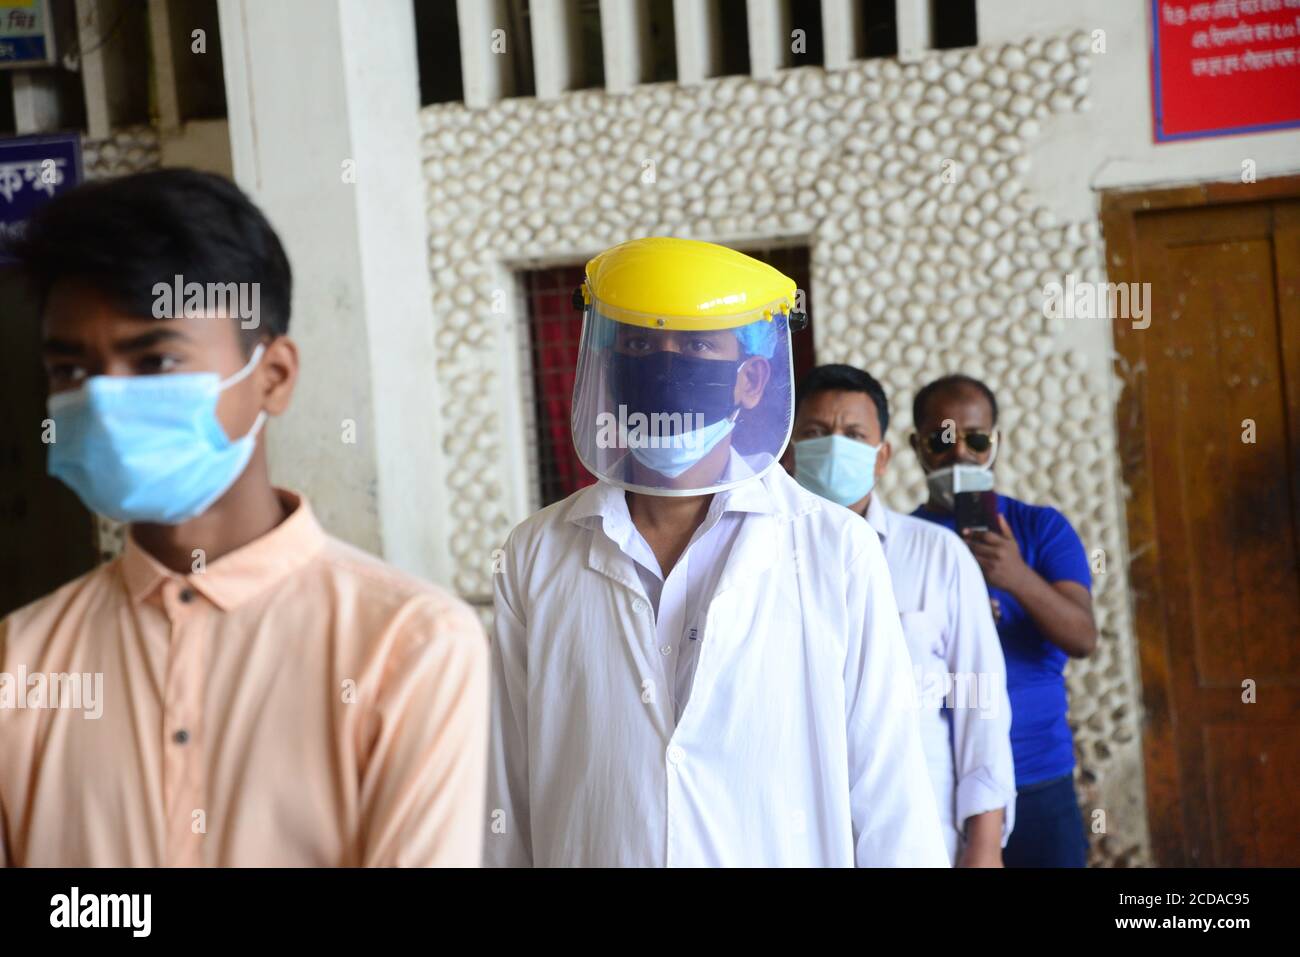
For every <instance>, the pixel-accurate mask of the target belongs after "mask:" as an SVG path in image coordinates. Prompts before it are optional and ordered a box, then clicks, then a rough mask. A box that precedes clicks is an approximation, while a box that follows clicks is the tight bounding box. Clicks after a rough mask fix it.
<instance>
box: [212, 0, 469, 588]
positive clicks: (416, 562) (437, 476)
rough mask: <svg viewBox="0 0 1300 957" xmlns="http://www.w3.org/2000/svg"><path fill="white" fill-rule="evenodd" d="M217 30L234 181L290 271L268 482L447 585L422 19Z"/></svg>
mask: <svg viewBox="0 0 1300 957" xmlns="http://www.w3.org/2000/svg"><path fill="white" fill-rule="evenodd" d="M220 14H221V39H222V48H223V56H224V61H225V63H224V67H225V74H226V89H227V99H228V103H229V120H230V139H231V153H232V157H233V164H234V171H235V179H236V181H237V182H239V184H240V185H241V186H243V187H244V189H245V190H247V191H248V192H249V193H250V195H251V196H252V198H253V199H254V201H256V202H257V203H258V204H259V205H260V206H261V207H262V209H263V210H264V211H265V212H266V214H267V216H268V217H269V219H270V220H271V222H272V224H273V225H274V226H275V227H276V229H277V230H278V231H279V233H280V236H281V239H282V240H283V242H284V244H285V246H286V248H287V250H288V253H289V258H290V260H291V262H292V264H293V268H294V298H293V320H292V326H291V330H290V331H291V335H292V336H293V338H294V339H295V340H296V341H297V343H298V344H299V346H300V348H301V352H302V378H301V380H300V383H299V390H298V395H297V396H296V397H295V400H294V404H293V406H292V408H291V410H290V412H289V414H288V415H287V416H286V417H285V418H284V420H283V421H279V422H273V423H272V424H271V426H270V427H269V436H270V451H271V462H272V469H273V473H274V476H275V478H276V480H277V482H280V483H283V484H285V485H288V486H290V487H293V488H296V489H300V490H302V491H304V492H305V493H307V495H308V496H309V497H310V499H311V501H312V503H313V505H314V507H315V508H316V510H317V512H318V513H319V514H320V516H321V518H322V520H323V522H324V524H325V526H326V527H327V528H328V529H330V530H331V531H332V532H334V533H335V534H337V535H339V537H341V538H344V539H346V540H348V541H350V542H353V543H354V544H357V545H360V546H361V547H363V548H366V549H368V550H370V551H373V552H375V553H377V554H382V555H383V556H384V557H385V558H387V559H388V560H390V561H392V562H394V563H395V564H397V565H398V566H400V567H403V568H405V569H407V570H409V571H412V572H414V573H416V574H420V575H423V576H425V577H427V578H431V579H435V580H439V581H446V580H447V578H448V577H449V568H448V564H447V561H446V555H447V548H446V539H445V535H446V530H447V525H446V522H445V510H446V503H445V500H444V498H443V494H444V482H443V474H442V461H443V459H442V453H441V450H440V447H439V444H438V443H439V437H440V435H441V429H440V428H439V413H438V393H437V389H436V387H435V384H434V375H435V362H434V353H433V328H434V327H433V312H434V309H433V304H432V301H431V297H430V290H429V274H428V262H427V259H426V257H425V255H424V250H425V249H426V245H427V239H426V234H425V231H424V216H423V207H422V204H421V202H420V197H421V193H422V187H421V182H420V171H419V158H418V157H419V114H418V107H419V100H418V90H419V84H418V76H417V70H416V61H415V42H414V15H413V12H412V9H411V7H410V4H407V3H391V4H390V3H385V4H370V3H365V2H364V0H280V2H277V3H261V2H253V0H221V4H220ZM349 174H354V175H349ZM446 305H447V304H446V303H445V302H444V304H443V308H446ZM348 422H352V423H355V435H356V441H355V444H349V443H348V442H346V441H345V440H344V436H345V434H346V433H345V427H346V423H348Z"/></svg>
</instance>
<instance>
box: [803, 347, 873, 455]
mask: <svg viewBox="0 0 1300 957" xmlns="http://www.w3.org/2000/svg"><path fill="white" fill-rule="evenodd" d="M817 392H865V393H866V394H867V397H868V398H870V399H871V401H872V403H873V404H874V405H875V406H876V417H877V418H879V419H880V434H881V436H882V437H883V436H884V434H885V430H886V429H888V428H889V399H887V398H886V397H885V390H884V387H883V386H881V384H880V383H879V382H877V381H876V380H875V378H874V377H873V376H872V375H871V374H870V373H868V372H864V371H863V370H861V369H858V368H856V367H854V366H846V365H825V366H818V367H817V368H816V369H813V370H812V372H809V373H808V374H807V375H806V376H804V377H803V381H802V382H800V383H799V388H798V389H797V390H796V391H795V408H798V407H799V404H800V403H802V402H803V400H804V399H806V398H808V396H810V395H813V394H814V393H817Z"/></svg>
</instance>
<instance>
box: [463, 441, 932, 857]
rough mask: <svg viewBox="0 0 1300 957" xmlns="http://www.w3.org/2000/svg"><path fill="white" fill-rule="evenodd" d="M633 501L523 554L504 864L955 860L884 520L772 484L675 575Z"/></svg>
mask: <svg viewBox="0 0 1300 957" xmlns="http://www.w3.org/2000/svg"><path fill="white" fill-rule="evenodd" d="M730 465H731V468H732V470H733V474H734V471H735V470H738V469H744V468H745V464H744V463H743V462H742V461H740V459H739V457H738V456H736V455H735V453H734V452H733V454H732V459H731V463H730ZM625 494H626V493H625V492H624V490H623V489H620V488H617V487H615V486H613V485H610V484H607V483H605V482H600V483H598V484H596V485H593V486H591V487H589V488H586V489H584V490H582V491H580V492H577V493H575V494H574V495H571V496H570V497H569V498H567V499H565V500H564V501H562V502H558V503H556V504H555V505H552V506H550V507H549V508H546V509H543V510H542V511H541V512H538V513H537V514H536V515H534V516H532V517H531V518H530V519H528V520H527V521H525V522H524V523H523V524H522V525H520V526H519V527H518V528H516V529H515V530H514V532H513V533H512V534H511V536H510V538H509V541H508V542H507V544H506V548H505V555H504V559H503V563H502V568H501V574H499V575H497V576H496V623H495V632H494V640H493V649H492V651H493V671H494V702H493V729H492V752H491V760H490V766H489V782H490V783H489V789H488V814H489V825H488V835H487V839H486V848H485V861H486V863H487V864H489V865H497V866H527V865H535V866H853V865H855V864H856V865H858V866H939V867H942V866H945V865H946V864H947V862H948V861H947V855H946V853H945V851H944V846H943V841H942V838H941V836H940V830H939V824H938V815H937V811H936V808H935V803H934V795H933V792H932V789H931V786H930V781H929V777H928V773H927V770H926V766H925V759H924V755H923V752H922V747H921V739H920V734H919V731H918V723H917V710H916V697H915V692H914V687H913V676H912V668H911V662H910V660H909V658H908V653H907V649H906V647H905V644H904V640H903V635H902V631H901V628H900V625H899V618H898V609H897V606H896V605H895V603H894V597H893V593H892V589H891V585H890V579H889V572H888V569H887V568H886V564H885V557H884V554H883V552H882V551H881V547H880V542H879V541H878V539H877V537H876V534H875V533H874V532H873V531H872V529H871V527H870V526H869V525H868V524H867V523H866V522H863V521H862V520H861V518H859V517H858V516H856V515H854V514H852V513H851V512H849V511H848V510H846V509H843V508H840V507H838V506H836V505H833V504H831V503H829V502H827V501H825V500H823V499H819V498H817V497H816V496H814V495H812V494H811V493H809V492H806V491H805V490H804V489H802V488H800V487H799V485H798V484H797V483H795V482H794V480H793V479H791V478H790V477H789V476H788V475H786V473H785V471H784V470H782V469H780V468H773V469H770V470H769V471H767V472H766V474H764V475H763V476H762V477H761V478H758V479H754V480H751V481H749V482H746V483H743V484H740V485H738V486H736V487H734V488H731V489H729V490H727V491H723V492H719V493H717V494H716V495H714V497H713V500H712V503H711V504H710V506H709V509H708V513H707V516H706V517H705V519H704V521H703V523H702V524H701V525H700V527H699V528H698V529H697V531H696V534H695V537H694V538H693V539H692V542H691V544H690V545H689V546H688V548H687V550H686V553H685V554H684V555H683V557H682V558H681V559H680V560H679V561H678V562H677V564H676V565H675V566H674V567H673V569H672V571H671V572H670V574H669V575H668V577H667V579H666V580H663V579H662V578H661V576H660V574H659V569H658V567H657V563H655V561H654V557H653V555H652V554H651V552H650V550H649V548H648V547H647V546H646V544H645V542H644V541H643V540H642V539H641V535H640V533H639V532H638V531H637V530H636V527H635V526H634V525H633V524H632V522H631V521H630V519H629V513H628V507H627V504H626V502H625ZM648 586H649V587H648Z"/></svg>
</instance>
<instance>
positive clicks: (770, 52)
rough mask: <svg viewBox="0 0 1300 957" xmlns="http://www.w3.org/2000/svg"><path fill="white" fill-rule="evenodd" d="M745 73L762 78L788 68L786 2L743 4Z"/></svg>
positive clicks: (767, 0)
mask: <svg viewBox="0 0 1300 957" xmlns="http://www.w3.org/2000/svg"><path fill="white" fill-rule="evenodd" d="M745 9H746V11H747V18H746V19H747V20H748V21H749V72H750V74H751V75H752V76H755V77H759V78H763V77H769V76H774V75H775V74H776V71H777V70H779V69H781V68H782V67H786V66H789V65H790V5H789V3H787V2H786V0H746V8H745Z"/></svg>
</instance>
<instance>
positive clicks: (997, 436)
mask: <svg viewBox="0 0 1300 957" xmlns="http://www.w3.org/2000/svg"><path fill="white" fill-rule="evenodd" d="M1001 438H1002V433H1001V432H1000V431H998V430H997V429H994V430H993V454H992V455H990V456H989V460H988V461H987V462H985V463H984V464H983V465H981V466H980V468H981V469H983V470H984V471H985V472H991V471H993V463H994V462H996V461H997V460H998V450H999V449H1001V448H1002V442H1001V441H1000V440H1001Z"/></svg>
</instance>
